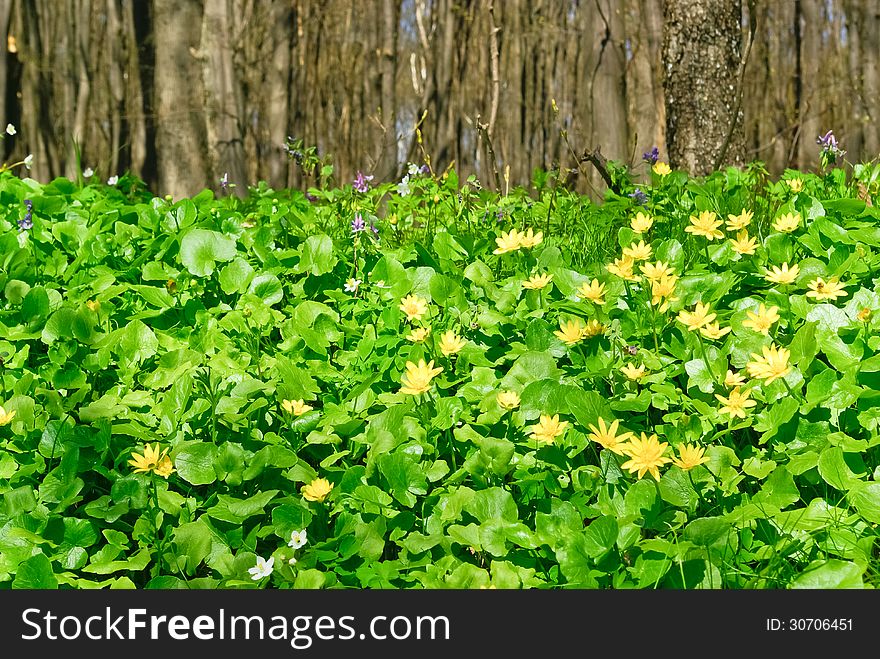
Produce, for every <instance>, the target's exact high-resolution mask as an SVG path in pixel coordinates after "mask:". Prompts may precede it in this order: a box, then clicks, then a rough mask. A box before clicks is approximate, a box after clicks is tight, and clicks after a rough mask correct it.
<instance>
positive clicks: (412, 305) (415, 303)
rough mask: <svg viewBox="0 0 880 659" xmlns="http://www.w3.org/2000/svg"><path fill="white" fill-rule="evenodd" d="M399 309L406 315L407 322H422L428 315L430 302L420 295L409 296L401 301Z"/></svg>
mask: <svg viewBox="0 0 880 659" xmlns="http://www.w3.org/2000/svg"><path fill="white" fill-rule="evenodd" d="M377 285H378V284H377ZM398 308H399V309H400V310H401V311H402V312H403V313H405V314H406V319H407V320H409V321H413V320H421V319H422V316H424V315H425V314H426V313H428V301H427V300H426V299H424V298H421V297H419V296H418V295H407V296H406V297H405V298H402V299H401V300H400V306H399V307H398Z"/></svg>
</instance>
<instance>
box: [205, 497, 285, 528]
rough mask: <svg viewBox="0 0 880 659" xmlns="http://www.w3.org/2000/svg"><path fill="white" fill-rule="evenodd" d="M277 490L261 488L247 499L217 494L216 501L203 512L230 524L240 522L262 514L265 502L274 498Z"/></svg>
mask: <svg viewBox="0 0 880 659" xmlns="http://www.w3.org/2000/svg"><path fill="white" fill-rule="evenodd" d="M276 494H278V490H263V491H262V492H259V493H257V494H255V495H253V496H252V497H248V498H247V499H238V498H236V497H231V496H229V495H226V494H219V495H217V499H218V503H217V504H216V505H215V506H212V507H211V508H208V510H207V511H206V512H205V514H206V515H208V516H209V517H211V518H213V519H219V520H220V521H223V522H229V523H230V524H241V523H242V522H244V521H245V520H247V519H248V518H250V517H253V516H254V515H261V514H263V509H264V508H265V507H266V504H267V503H269V502H270V501H271V500H272V499H274V498H275V495H276Z"/></svg>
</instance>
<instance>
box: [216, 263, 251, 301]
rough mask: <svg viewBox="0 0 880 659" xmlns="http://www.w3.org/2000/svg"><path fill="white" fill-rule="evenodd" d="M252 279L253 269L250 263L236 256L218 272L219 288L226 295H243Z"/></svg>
mask: <svg viewBox="0 0 880 659" xmlns="http://www.w3.org/2000/svg"><path fill="white" fill-rule="evenodd" d="M253 277H254V269H253V267H252V266H251V264H250V263H248V262H247V261H245V260H244V259H243V258H241V257H240V256H237V257H236V258H235V259H233V260H232V262H230V263H229V264H228V265H226V266H224V268H223V269H222V270H221V271H220V277H219V280H220V288H222V289H223V292H224V293H226V294H227V295H232V294H233V293H244V292H245V291H246V290H247V287H248V284H250V283H251V279H253Z"/></svg>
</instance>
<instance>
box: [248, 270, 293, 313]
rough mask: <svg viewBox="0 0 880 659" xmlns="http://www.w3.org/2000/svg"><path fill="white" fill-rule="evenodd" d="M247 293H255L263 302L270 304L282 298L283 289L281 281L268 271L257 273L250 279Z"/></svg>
mask: <svg viewBox="0 0 880 659" xmlns="http://www.w3.org/2000/svg"><path fill="white" fill-rule="evenodd" d="M247 292H248V293H250V294H251V295H255V296H257V297H258V298H260V299H261V300H262V301H263V304H265V305H267V306H270V307H271V306H272V305H273V304H278V303H279V302H281V300H283V299H284V290H283V289H282V288H281V281H280V280H279V279H278V277H276V276H275V275H273V274H272V273H269V272H264V273H263V274H259V275H257V276H256V277H254V278H253V280H251V283H250V286H249V287H248V291H247Z"/></svg>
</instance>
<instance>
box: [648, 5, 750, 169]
mask: <svg viewBox="0 0 880 659" xmlns="http://www.w3.org/2000/svg"><path fill="white" fill-rule="evenodd" d="M663 20H664V35H663V62H664V66H665V72H664V78H663V87H664V90H665V94H666V136H667V142H668V148H669V159H670V161H671V163H672V165H673V166H674V167H680V168H683V169H685V170H688V171H689V172H691V173H692V174H694V175H704V174H707V173H708V172H709V171H711V169H712V167H713V164H714V162H715V160H716V159H717V157H718V155H719V153H720V152H721V151H722V149H725V148H726V157H725V159H724V162H723V163H722V164H735V165H739V164H742V163H743V162H744V161H745V134H744V132H743V121H742V116H741V113H740V114H739V115H738V116H734V111H735V108H736V93H737V79H736V78H737V73H738V70H739V66H740V61H741V52H740V51H741V45H742V27H741V20H742V6H741V3H740V1H739V0H667V1H666V4H665V6H664V10H663ZM731 128H732V129H731ZM725 145H726V146H725Z"/></svg>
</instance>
